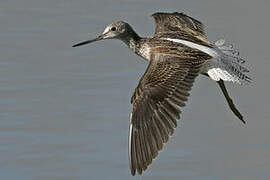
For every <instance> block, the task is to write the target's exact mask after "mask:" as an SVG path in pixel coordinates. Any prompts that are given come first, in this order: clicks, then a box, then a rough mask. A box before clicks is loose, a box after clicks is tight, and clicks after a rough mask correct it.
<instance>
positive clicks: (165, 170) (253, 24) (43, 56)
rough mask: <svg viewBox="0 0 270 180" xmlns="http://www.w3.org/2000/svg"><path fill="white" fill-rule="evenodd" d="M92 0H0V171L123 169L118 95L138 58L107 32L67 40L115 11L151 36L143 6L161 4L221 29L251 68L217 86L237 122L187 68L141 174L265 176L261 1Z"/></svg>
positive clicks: (98, 26) (91, 30)
mask: <svg viewBox="0 0 270 180" xmlns="http://www.w3.org/2000/svg"><path fill="white" fill-rule="evenodd" d="M104 3H105V1H95V2H94V3H93V1H86V0H81V1H74V2H71V1H64V0H59V1H52V0H49V1H46V3H45V1H41V0H39V1H34V0H24V1H19V0H13V1H6V2H1V3H0V12H1V13H0V23H1V32H0V37H1V41H0V47H1V48H0V51H1V60H0V157H1V158H0V174H1V177H2V179H7V180H13V179H14V180H15V179H21V180H32V179H33V180H34V179H41V180H43V179H44V180H45V179H46V180H47V179H57V180H58V179H65V180H68V179H70V180H73V179H111V177H114V178H115V179H132V177H131V176H130V173H129V165H128V156H127V135H128V126H129V117H128V116H129V112H130V110H131V105H130V104H129V102H130V97H131V95H132V93H133V90H134V88H135V87H136V85H137V83H138V80H139V78H140V76H141V75H142V74H143V72H144V70H145V68H146V66H147V63H146V62H144V61H142V60H140V58H139V57H137V56H136V55H134V54H132V53H131V52H130V51H129V50H128V49H127V48H126V47H125V45H123V44H122V43H120V42H119V41H116V40H111V41H106V42H105V41H102V42H97V43H96V44H93V45H89V46H87V47H81V48H76V49H75V48H72V47H71V46H72V45H73V44H74V43H76V42H80V41H81V40H85V39H88V38H90V37H94V36H95V35H96V34H98V33H99V32H101V31H102V30H103V28H104V27H105V25H106V24H108V23H110V22H111V21H114V20H118V19H122V20H125V21H128V22H130V23H131V24H132V25H133V26H134V28H135V29H136V30H137V31H138V33H139V34H143V35H151V34H152V31H153V21H152V19H151V18H150V17H149V15H150V14H151V13H152V12H154V11H156V10H160V9H161V7H162V8H163V7H164V10H179V8H182V10H185V12H187V13H189V14H191V15H194V16H195V17H197V18H198V17H200V16H201V17H200V18H199V19H201V20H203V22H205V23H206V24H207V25H208V34H209V38H210V39H212V40H215V39H217V38H219V37H221V36H224V35H225V34H226V36H225V37H227V38H228V39H229V40H234V41H235V42H236V44H238V45H239V46H240V45H241V46H240V47H241V48H240V51H241V52H242V53H243V54H244V56H246V57H248V59H249V62H250V64H252V66H253V68H252V69H253V71H255V70H256V71H255V72H256V77H255V80H256V83H255V84H254V85H251V86H248V87H238V86H236V85H229V90H230V94H231V95H232V96H233V97H234V99H235V102H236V104H237V106H238V107H239V108H240V110H241V112H242V113H243V114H244V115H245V117H246V120H247V121H248V125H247V127H242V126H241V124H240V123H239V122H238V120H237V118H235V117H234V116H233V114H232V113H231V112H230V111H229V109H228V107H227V105H226V104H225V103H224V102H225V101H224V98H223V97H222V95H221V93H220V92H219V91H218V87H217V85H216V84H215V83H214V82H211V81H209V80H207V79H206V78H204V77H199V78H198V81H197V82H196V83H195V86H194V88H193V91H192V96H191V98H190V101H189V102H188V106H187V107H186V108H185V109H184V113H183V122H182V123H180V126H181V127H179V128H177V130H176V134H175V136H173V137H172V139H171V141H170V142H169V143H168V145H167V146H166V148H165V149H164V150H163V152H161V153H160V156H159V157H158V159H157V160H155V161H154V163H153V165H152V166H151V168H150V169H149V171H148V172H147V173H146V174H145V176H144V179H155V180H157V179H165V178H166V179H192V180H195V179H196V180H198V179H200V180H209V179H211V180H212V179H213V180H214V179H221V180H225V179H237V180H254V179H260V180H268V179H270V172H269V168H270V159H269V158H268V157H270V141H269V130H268V128H269V127H270V122H269V118H270V115H269V100H270V99H269V96H268V89H269V83H267V82H268V81H269V78H268V77H269V71H268V67H269V61H268V59H269V57H266V54H268V53H267V52H268V49H267V47H268V46H266V45H268V42H269V36H267V32H268V30H269V24H267V23H263V22H264V21H263V20H265V21H266V22H267V20H268V19H267V17H269V14H266V13H267V12H268V9H267V8H266V7H269V3H268V2H264V3H263V1H259V2H256V4H253V3H252V1H250V2H248V1H244V0H238V1H237V2H235V3H234V5H232V4H226V3H225V2H224V1H220V2H217V1H211V2H207V3H206V4H205V3H204V4H202V3H198V2H196V1H188V2H181V3H179V2H178V1H173V0H172V1H169V2H168V1H166V2H165V1H152V3H151V1H149V2H147V3H146V2H144V1H139V2H138V1H133V0H130V1H127V2H125V3H123V2H121V1H114V2H113V3H108V2H106V6H104ZM267 4H268V6H267ZM175 7H179V8H175ZM251 8H252V9H251ZM180 10H181V9H180ZM228 11H230V12H229V13H228ZM255 12H256V13H255ZM264 18H265V19H264ZM257 19H260V21H257ZM242 31H243V32H242ZM143 32H144V33H143ZM254 32H256V33H255V34H254ZM257 72H258V73H257ZM104 172H106V173H104Z"/></svg>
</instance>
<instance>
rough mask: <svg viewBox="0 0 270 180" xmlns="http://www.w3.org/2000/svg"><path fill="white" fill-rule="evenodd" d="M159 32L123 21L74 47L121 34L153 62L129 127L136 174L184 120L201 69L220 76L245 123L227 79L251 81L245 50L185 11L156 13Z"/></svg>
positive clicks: (134, 100)
mask: <svg viewBox="0 0 270 180" xmlns="http://www.w3.org/2000/svg"><path fill="white" fill-rule="evenodd" d="M152 17H153V18H154V20H155V23H156V29H155V34H154V36H153V37H149V38H142V37H140V36H139V35H138V34H137V33H136V32H135V31H134V30H133V29H132V27H131V26H130V25H129V24H128V23H126V22H123V21H118V22H114V23H112V24H110V25H108V26H107V27H106V29H105V30H104V32H103V33H102V34H101V35H99V36H98V37H97V38H95V39H92V40H88V41H85V42H82V43H79V44H76V45H74V46H73V47H77V46H81V45H85V44H88V43H92V42H95V41H99V40H104V39H119V40H121V41H123V42H124V43H125V44H126V45H127V46H128V47H129V48H130V49H131V50H132V51H133V52H134V53H136V54H137V55H139V56H141V57H142V58H143V59H145V60H147V61H149V65H148V68H147V70H146V72H145V73H144V75H143V77H142V78H141V80H140V82H139V85H138V86H137V88H136V89H135V92H134V94H133V96H132V98H131V103H132V105H133V109H132V113H131V115H130V127H129V161H130V170H131V174H132V175H135V174H136V171H137V173H138V174H140V175H141V174H142V172H143V171H145V170H146V169H147V168H148V167H149V166H150V164H151V163H152V161H153V159H154V158H156V157H157V155H158V152H159V151H160V150H161V149H162V148H163V145H164V144H165V143H166V142H168V140H169V137H170V136H171V135H172V134H173V132H174V129H175V128H176V126H177V120H179V119H180V114H181V108H182V107H183V106H185V102H186V101H187V100H188V96H189V92H190V90H191V87H192V85H193V82H194V80H195V78H196V77H197V76H198V75H199V74H203V75H206V76H208V77H209V78H210V79H212V80H214V81H216V82H217V83H218V85H219V87H220V88H221V90H222V93H223V94H224V96H225V98H226V100H227V103H228V105H229V107H230V109H231V110H232V112H233V113H234V114H235V115H236V116H237V117H238V118H239V119H240V120H241V121H242V122H243V123H245V121H244V119H243V116H242V115H241V114H240V112H239V111H238V110H237V109H236V107H235V106H234V104H233V101H232V100H231V98H230V97H229V94H228V92H227V90H226V87H225V85H224V81H231V82H235V83H239V84H242V83H245V82H250V81H251V79H250V78H249V77H248V75H247V72H248V70H247V69H246V68H245V67H244V66H243V63H244V62H245V61H244V60H243V59H242V58H241V57H240V56H239V52H238V51H237V50H235V49H234V48H233V47H232V46H231V45H229V44H226V43H225V40H223V39H220V40H218V41H216V42H215V43H211V42H210V41H208V40H207V38H206V35H205V32H204V26H203V24H202V23H201V22H200V21H198V20H196V19H194V18H192V17H190V16H187V15H185V14H183V13H177V12H175V13H155V14H153V15H152Z"/></svg>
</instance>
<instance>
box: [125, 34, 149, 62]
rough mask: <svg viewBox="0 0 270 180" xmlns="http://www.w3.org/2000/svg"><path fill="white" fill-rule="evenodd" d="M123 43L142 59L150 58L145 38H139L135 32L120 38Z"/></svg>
mask: <svg viewBox="0 0 270 180" xmlns="http://www.w3.org/2000/svg"><path fill="white" fill-rule="evenodd" d="M122 41H124V43H125V44H126V45H127V46H128V47H129V48H130V49H131V50H132V51H133V52H134V53H136V54H137V55H139V56H141V57H142V58H143V59H145V60H147V61H149V60H150V48H148V46H147V43H145V38H141V37H140V36H139V35H138V34H137V33H136V32H134V31H133V33H131V34H130V35H129V36H127V37H125V39H122Z"/></svg>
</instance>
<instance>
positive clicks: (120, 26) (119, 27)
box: [72, 21, 134, 47]
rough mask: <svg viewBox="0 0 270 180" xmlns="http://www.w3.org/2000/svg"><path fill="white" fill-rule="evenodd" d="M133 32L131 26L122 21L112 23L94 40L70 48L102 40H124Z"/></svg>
mask: <svg viewBox="0 0 270 180" xmlns="http://www.w3.org/2000/svg"><path fill="white" fill-rule="evenodd" d="M133 32H134V31H133V29H132V28H131V26H130V25H129V24H128V23H126V22H123V21H118V22H114V23H111V24H109V25H108V26H107V27H106V28H105V30H104V31H103V33H101V34H100V35H99V36H97V37H96V38H94V39H91V40H87V41H84V42H81V43H78V44H75V45H73V46H72V47H77V46H82V45H85V44H89V43H92V42H95V41H99V40H103V39H120V40H124V39H125V38H127V37H128V36H129V35H132V33H133Z"/></svg>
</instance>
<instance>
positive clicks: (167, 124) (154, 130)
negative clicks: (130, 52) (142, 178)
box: [129, 53, 205, 175]
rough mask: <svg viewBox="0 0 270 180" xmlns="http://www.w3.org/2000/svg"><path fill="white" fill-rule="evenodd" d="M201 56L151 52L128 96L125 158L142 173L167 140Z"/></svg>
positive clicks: (175, 122)
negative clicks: (148, 61) (127, 156)
mask: <svg viewBox="0 0 270 180" xmlns="http://www.w3.org/2000/svg"><path fill="white" fill-rule="evenodd" d="M204 62H205V59H201V60H198V59H195V58H194V57H180V56H172V55H169V54H162V53H153V54H152V56H151V61H150V63H149V65H148V68H147V70H146V72H145V74H144V75H143V77H142V78H141V80H140V82H139V85H138V87H137V88H136V89H135V92H134V94H133V96H132V100H131V102H132V104H133V110H132V115H131V121H130V136H129V159H130V169H131V174H132V175H135V173H136V171H137V172H138V173H139V174H142V172H143V171H145V170H146V169H147V167H148V166H149V165H150V164H151V163H152V160H153V159H154V158H155V157H156V156H157V155H158V152H159V151H160V150H161V149H162V148H163V144H164V143H166V142H167V141H168V140H169V137H170V136H171V135H172V134H173V132H174V129H175V128H176V126H177V120H178V119H180V113H181V110H180V107H183V106H185V102H186V101H187V99H188V96H189V91H190V90H191V87H192V85H193V82H194V80H195V78H196V77H197V75H198V73H199V70H200V67H201V65H202V64H203V63H204Z"/></svg>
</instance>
